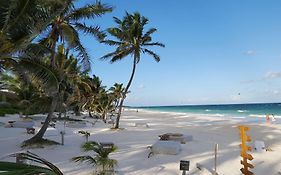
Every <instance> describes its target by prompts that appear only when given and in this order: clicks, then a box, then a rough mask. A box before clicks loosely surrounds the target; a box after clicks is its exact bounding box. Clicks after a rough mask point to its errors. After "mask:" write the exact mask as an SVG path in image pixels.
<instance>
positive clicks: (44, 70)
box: [18, 58, 60, 92]
mask: <svg viewBox="0 0 281 175" xmlns="http://www.w3.org/2000/svg"><path fill="white" fill-rule="evenodd" d="M18 68H19V69H21V70H22V71H25V72H28V73H30V75H32V79H33V80H34V81H37V82H39V83H42V85H43V86H44V87H45V89H46V90H49V92H51V91H54V92H57V91H58V89H59V84H60V81H59V79H58V78H57V77H58V75H59V72H57V70H55V69H53V68H52V67H51V66H50V65H48V64H46V63H44V62H42V61H40V60H34V59H30V58H22V59H21V60H20V61H19V66H18Z"/></svg>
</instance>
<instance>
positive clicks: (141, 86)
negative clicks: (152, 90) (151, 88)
mask: <svg viewBox="0 0 281 175" xmlns="http://www.w3.org/2000/svg"><path fill="white" fill-rule="evenodd" d="M137 88H138V89H144V88H145V86H144V85H143V84H139V85H138V87H137Z"/></svg>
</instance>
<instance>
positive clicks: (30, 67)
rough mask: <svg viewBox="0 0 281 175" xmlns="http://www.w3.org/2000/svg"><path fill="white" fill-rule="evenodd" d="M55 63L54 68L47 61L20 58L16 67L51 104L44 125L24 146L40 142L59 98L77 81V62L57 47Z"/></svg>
mask: <svg viewBox="0 0 281 175" xmlns="http://www.w3.org/2000/svg"><path fill="white" fill-rule="evenodd" d="M55 56H56V61H57V63H56V64H55V67H53V66H51V65H50V64H49V61H50V60H49V59H48V58H47V59H46V60H47V61H44V59H36V58H32V57H31V58H21V59H20V60H19V62H18V64H17V65H15V67H16V66H18V67H19V69H20V68H21V70H23V72H24V73H27V74H28V75H29V76H30V78H32V79H33V81H35V82H37V83H36V84H39V85H41V88H42V89H43V90H44V93H45V94H46V96H48V97H49V98H51V104H50V109H49V113H48V115H47V118H46V119H45V122H44V125H43V126H42V127H41V129H40V130H39V132H38V133H37V134H36V135H35V136H33V137H32V138H31V139H29V140H26V141H25V142H24V144H28V143H34V142H37V141H41V140H42V138H43V136H44V134H45V132H46V130H47V128H48V126H49V123H50V121H51V119H52V116H53V113H54V111H55V110H56V108H57V106H58V104H59V103H62V102H63V99H62V98H61V97H62V95H63V94H64V93H65V91H66V88H69V87H72V86H75V85H76V81H78V80H79V68H77V60H76V59H75V58H74V57H73V56H70V57H68V56H67V55H66V51H65V50H64V48H63V47H62V46H59V48H58V53H57V54H56V55H55Z"/></svg>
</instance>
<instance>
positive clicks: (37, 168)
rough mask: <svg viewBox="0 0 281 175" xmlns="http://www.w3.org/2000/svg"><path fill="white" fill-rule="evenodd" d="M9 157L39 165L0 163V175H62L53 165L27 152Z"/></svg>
mask: <svg viewBox="0 0 281 175" xmlns="http://www.w3.org/2000/svg"><path fill="white" fill-rule="evenodd" d="M10 156H12V157H17V158H20V159H21V160H22V161H27V160H28V161H32V162H36V163H37V164H39V165H30V164H24V163H19V162H17V163H14V162H3V161H0V175H7V174H9V175H19V174H20V175H37V174H45V175H63V173H62V172H61V171H60V169H59V168H58V167H56V166H55V165H54V164H52V163H51V162H49V161H47V160H46V159H44V158H42V157H39V156H38V155H36V154H34V153H31V152H29V151H28V152H26V153H15V154H11V155H10Z"/></svg>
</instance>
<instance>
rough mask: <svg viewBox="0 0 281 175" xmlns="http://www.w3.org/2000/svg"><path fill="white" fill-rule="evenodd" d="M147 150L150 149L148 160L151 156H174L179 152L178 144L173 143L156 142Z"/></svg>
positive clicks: (179, 146)
mask: <svg viewBox="0 0 281 175" xmlns="http://www.w3.org/2000/svg"><path fill="white" fill-rule="evenodd" d="M149 148H150V149H151V152H150V153H149V155H148V158H149V157H150V156H151V155H153V154H168V155H176V154H179V153H180V151H181V145H180V143H178V142H175V141H157V142H156V143H154V144H153V145H152V146H150V147H149Z"/></svg>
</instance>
